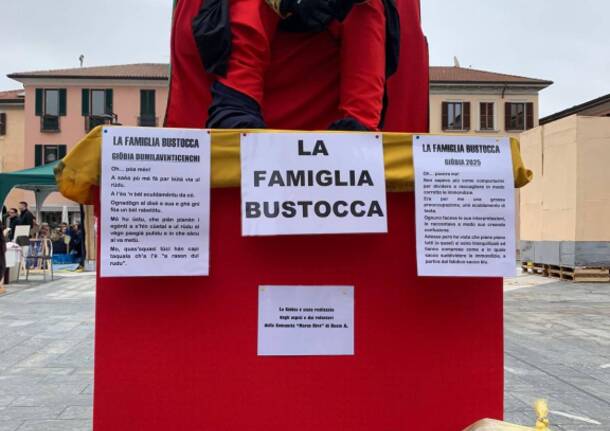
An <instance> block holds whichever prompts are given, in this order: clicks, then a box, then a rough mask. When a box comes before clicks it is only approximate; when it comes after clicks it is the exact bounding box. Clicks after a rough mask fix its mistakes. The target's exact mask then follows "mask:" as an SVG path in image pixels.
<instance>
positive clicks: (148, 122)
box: [138, 115, 158, 127]
mask: <svg viewBox="0 0 610 431" xmlns="http://www.w3.org/2000/svg"><path fill="white" fill-rule="evenodd" d="M157 123H158V118H157V117H154V116H151V115H142V116H141V117H138V126H140V127H157Z"/></svg>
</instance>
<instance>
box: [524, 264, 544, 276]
mask: <svg viewBox="0 0 610 431" xmlns="http://www.w3.org/2000/svg"><path fill="white" fill-rule="evenodd" d="M547 266H548V265H543V264H541V263H533V262H523V263H522V264H521V270H522V271H523V272H528V273H530V274H537V275H542V276H544V277H548V268H547Z"/></svg>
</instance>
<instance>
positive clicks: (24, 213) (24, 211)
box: [18, 202, 34, 228]
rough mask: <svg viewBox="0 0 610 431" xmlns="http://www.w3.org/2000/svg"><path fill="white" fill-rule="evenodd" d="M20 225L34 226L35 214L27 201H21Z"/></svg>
mask: <svg viewBox="0 0 610 431" xmlns="http://www.w3.org/2000/svg"><path fill="white" fill-rule="evenodd" d="M18 225H19V226H29V227H30V228H32V227H34V214H32V213H31V212H30V210H29V209H28V204H27V202H19V223H18Z"/></svg>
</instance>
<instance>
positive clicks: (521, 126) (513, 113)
mask: <svg viewBox="0 0 610 431" xmlns="http://www.w3.org/2000/svg"><path fill="white" fill-rule="evenodd" d="M505 116H506V130H507V131H521V130H525V125H526V118H525V117H526V104H525V103H507V104H506V113H505Z"/></svg>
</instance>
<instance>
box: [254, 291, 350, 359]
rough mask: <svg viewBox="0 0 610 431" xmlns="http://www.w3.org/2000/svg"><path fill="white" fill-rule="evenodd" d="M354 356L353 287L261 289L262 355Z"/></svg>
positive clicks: (259, 298) (259, 311) (259, 337)
mask: <svg viewBox="0 0 610 431" xmlns="http://www.w3.org/2000/svg"><path fill="white" fill-rule="evenodd" d="M353 354H354V288H353V286H260V287H259V290H258V355H259V356H313V355H321V356H323V355H353Z"/></svg>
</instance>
